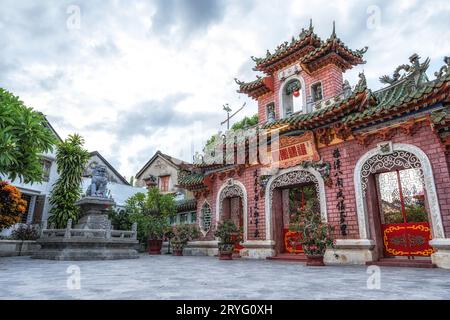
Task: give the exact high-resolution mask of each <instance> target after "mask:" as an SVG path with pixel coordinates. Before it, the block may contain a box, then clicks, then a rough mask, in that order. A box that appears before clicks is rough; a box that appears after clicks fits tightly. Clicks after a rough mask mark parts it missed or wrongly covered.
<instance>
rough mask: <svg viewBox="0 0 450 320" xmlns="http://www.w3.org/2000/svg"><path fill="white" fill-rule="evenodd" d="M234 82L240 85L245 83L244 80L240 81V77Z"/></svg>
mask: <svg viewBox="0 0 450 320" xmlns="http://www.w3.org/2000/svg"><path fill="white" fill-rule="evenodd" d="M234 82H236V84H238V85H240V86H241V85H243V84H244V81H240V80H239V79H238V78H234Z"/></svg>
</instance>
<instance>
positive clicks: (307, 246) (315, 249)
mask: <svg viewBox="0 0 450 320" xmlns="http://www.w3.org/2000/svg"><path fill="white" fill-rule="evenodd" d="M303 192H304V193H305V199H307V200H306V204H305V205H304V206H302V207H300V208H298V209H296V210H295V212H291V213H290V220H291V222H290V224H289V230H290V231H293V232H296V233H297V237H293V238H295V242H296V243H293V245H294V246H296V245H297V244H301V245H302V246H303V250H304V251H305V253H306V254H307V255H324V254H325V250H326V249H327V248H328V247H331V248H332V247H334V242H333V237H332V232H333V227H332V226H331V225H329V224H328V223H327V222H324V221H322V216H321V214H320V203H319V200H318V198H317V197H316V196H315V192H314V190H313V188H311V187H304V188H303Z"/></svg>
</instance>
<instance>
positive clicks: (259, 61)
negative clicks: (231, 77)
mask: <svg viewBox="0 0 450 320" xmlns="http://www.w3.org/2000/svg"><path fill="white" fill-rule="evenodd" d="M321 43H322V41H321V40H320V38H319V37H318V36H317V35H316V34H315V33H314V27H313V26H312V20H311V21H310V25H309V28H308V29H302V31H301V32H300V34H299V36H298V38H297V39H296V38H295V37H292V39H291V41H290V42H289V41H285V42H283V43H282V44H280V45H279V46H278V47H277V48H276V49H275V52H273V53H271V52H270V51H269V50H267V52H266V56H265V57H263V58H255V57H253V56H252V59H253V61H255V62H256V66H255V68H254V70H256V71H262V72H264V73H267V74H270V73H272V72H273V71H274V70H276V69H279V68H280V67H283V66H284V65H287V64H290V63H291V62H293V61H296V60H298V59H299V58H300V57H302V56H303V55H305V54H306V53H308V52H309V51H311V50H313V49H314V48H317V47H319V46H320V45H321ZM280 64H281V65H280Z"/></svg>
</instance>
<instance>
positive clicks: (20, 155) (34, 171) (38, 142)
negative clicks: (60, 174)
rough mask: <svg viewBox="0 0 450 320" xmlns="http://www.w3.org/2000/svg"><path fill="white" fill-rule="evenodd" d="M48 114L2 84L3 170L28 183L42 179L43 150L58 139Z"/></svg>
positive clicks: (0, 167) (0, 161)
mask: <svg viewBox="0 0 450 320" xmlns="http://www.w3.org/2000/svg"><path fill="white" fill-rule="evenodd" d="M46 122H47V121H46V119H45V117H44V116H43V115H42V114H41V113H39V112H37V111H34V110H33V109H32V108H29V107H27V106H25V105H24V104H23V102H22V101H20V100H19V98H18V97H16V96H14V95H12V94H11V93H9V92H8V91H6V90H4V89H2V88H0V174H2V175H5V176H6V177H8V179H11V180H15V179H16V178H19V179H20V180H21V181H23V182H25V183H29V182H41V181H42V164H41V157H40V155H41V154H42V153H46V152H49V151H51V150H52V147H53V145H54V144H55V143H56V137H55V135H54V134H53V132H52V131H51V130H50V129H49V128H47V127H46V125H45V124H46Z"/></svg>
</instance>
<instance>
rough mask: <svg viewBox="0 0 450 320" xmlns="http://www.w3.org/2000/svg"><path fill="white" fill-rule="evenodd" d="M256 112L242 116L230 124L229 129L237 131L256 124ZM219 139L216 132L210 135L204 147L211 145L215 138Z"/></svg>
mask: <svg viewBox="0 0 450 320" xmlns="http://www.w3.org/2000/svg"><path fill="white" fill-rule="evenodd" d="M258 121H259V120H258V114H255V115H253V116H251V117H244V118H243V119H242V120H240V121H238V122H236V123H235V124H233V125H232V126H231V129H230V130H231V131H238V130H243V129H245V128H247V127H253V126H256V125H257V124H258ZM218 139H219V135H218V134H214V135H212V136H211V137H210V138H209V139H208V140H207V141H206V145H205V146H206V147H208V146H210V145H213V144H214V143H215V142H216V141H217V140H218Z"/></svg>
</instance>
